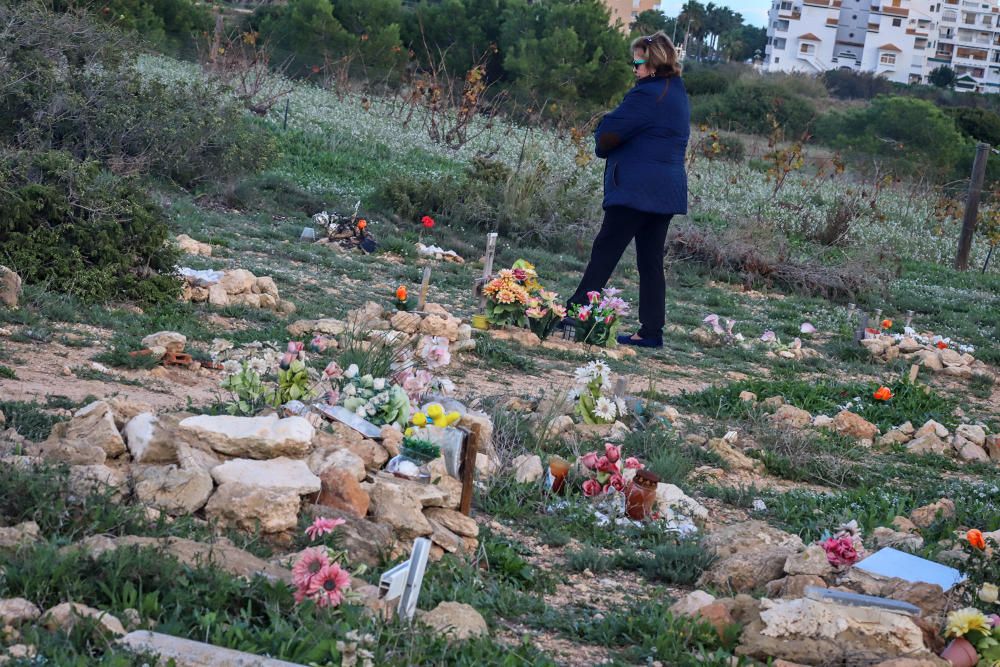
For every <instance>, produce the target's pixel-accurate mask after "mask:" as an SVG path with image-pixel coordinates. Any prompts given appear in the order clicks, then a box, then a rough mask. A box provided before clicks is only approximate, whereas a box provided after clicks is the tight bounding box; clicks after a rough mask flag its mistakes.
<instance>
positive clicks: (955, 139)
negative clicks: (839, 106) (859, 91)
mask: <svg viewBox="0 0 1000 667" xmlns="http://www.w3.org/2000/svg"><path fill="white" fill-rule="evenodd" d="M815 134H816V138H817V139H818V140H820V141H822V142H824V143H827V144H829V145H831V146H833V147H835V148H850V149H853V150H855V151H858V152H860V153H863V154H866V155H878V156H879V157H880V158H882V159H883V160H884V161H886V162H888V163H889V164H892V165H893V166H895V167H896V168H897V169H899V170H901V171H903V172H904V173H923V174H924V175H926V176H929V177H933V178H935V179H938V180H940V179H946V178H950V177H951V176H952V175H953V170H954V169H955V168H956V167H957V166H958V164H959V160H960V159H961V158H962V156H963V155H964V154H965V153H968V152H969V143H968V140H967V139H965V138H964V137H963V136H962V135H961V134H960V133H959V131H958V130H957V129H956V128H955V122H954V121H953V120H952V119H951V118H949V117H948V116H947V115H946V114H945V113H944V112H943V111H942V110H941V109H939V108H938V107H936V106H934V104H932V103H931V102H925V101H923V100H917V99H912V98H907V97H878V98H876V99H875V100H874V101H872V103H871V105H869V106H867V107H864V108H858V109H853V110H851V111H848V112H846V113H843V114H841V113H831V114H827V115H826V116H824V117H823V119H822V122H820V123H818V124H817V126H816V132H815Z"/></svg>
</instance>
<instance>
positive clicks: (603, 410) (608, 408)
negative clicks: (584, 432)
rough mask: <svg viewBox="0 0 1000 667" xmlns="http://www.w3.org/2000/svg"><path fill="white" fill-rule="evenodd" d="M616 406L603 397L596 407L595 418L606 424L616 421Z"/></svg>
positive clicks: (598, 400)
mask: <svg viewBox="0 0 1000 667" xmlns="http://www.w3.org/2000/svg"><path fill="white" fill-rule="evenodd" d="M615 410H616V408H615V404H614V403H612V402H611V401H609V400H608V399H606V398H604V397H603V396H601V397H600V398H599V399H597V404H596V405H595V406H594V416H596V417H597V418H598V419H601V420H603V421H606V422H612V421H614V420H615Z"/></svg>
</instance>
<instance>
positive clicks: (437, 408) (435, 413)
mask: <svg viewBox="0 0 1000 667" xmlns="http://www.w3.org/2000/svg"><path fill="white" fill-rule="evenodd" d="M442 415H444V408H443V407H441V404H440V403H431V404H430V405H428V406H427V416H428V417H430V418H431V419H437V418H439V417H441V416H442Z"/></svg>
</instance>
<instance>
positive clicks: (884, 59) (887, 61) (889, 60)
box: [878, 53, 896, 65]
mask: <svg viewBox="0 0 1000 667" xmlns="http://www.w3.org/2000/svg"><path fill="white" fill-rule="evenodd" d="M878 61H879V62H880V63H882V64H883V65H895V64H896V54H895V53H883V54H882V55H881V56H880V57H879V59H878Z"/></svg>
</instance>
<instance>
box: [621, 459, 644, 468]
mask: <svg viewBox="0 0 1000 667" xmlns="http://www.w3.org/2000/svg"><path fill="white" fill-rule="evenodd" d="M625 467H626V468H631V469H633V470H642V469H643V468H644V467H645V466H644V465H642V463H640V462H639V459H637V458H635V457H634V456H630V457H628V458H627V459H625Z"/></svg>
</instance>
